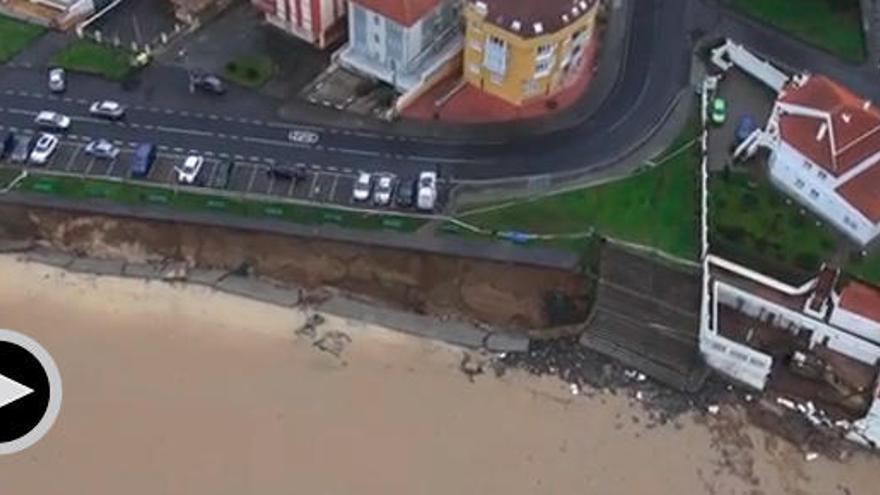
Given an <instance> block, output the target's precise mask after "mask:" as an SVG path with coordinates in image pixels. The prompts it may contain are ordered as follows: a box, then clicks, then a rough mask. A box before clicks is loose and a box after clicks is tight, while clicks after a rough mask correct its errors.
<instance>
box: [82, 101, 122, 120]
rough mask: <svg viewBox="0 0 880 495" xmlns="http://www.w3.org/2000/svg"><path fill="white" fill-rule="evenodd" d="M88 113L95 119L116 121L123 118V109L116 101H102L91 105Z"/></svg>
mask: <svg viewBox="0 0 880 495" xmlns="http://www.w3.org/2000/svg"><path fill="white" fill-rule="evenodd" d="M89 113H90V114H92V115H94V116H96V117H103V118H105V119H110V120H118V119H121V118H122V117H125V107H124V106H122V104H120V103H119V102H116V101H112V100H102V101H96V102H94V103H92V106H90V107H89Z"/></svg>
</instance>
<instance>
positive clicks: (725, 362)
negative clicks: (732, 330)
mask: <svg viewBox="0 0 880 495" xmlns="http://www.w3.org/2000/svg"><path fill="white" fill-rule="evenodd" d="M700 352H701V353H702V354H703V358H704V359H705V360H706V363H708V364H709V366H711V367H712V368H713V369H715V370H717V371H719V372H721V373H723V374H725V375H727V376H729V377H730V378H732V379H734V380H736V381H738V382H740V383H744V384H746V385H748V386H750V387H752V388H755V389H758V390H763V389H764V386H765V385H766V384H767V378H768V376H769V375H770V368H771V367H772V366H773V358H772V357H770V356H769V355H767V354H764V353H762V352H759V351H756V350H755V349H752V348H751V347H748V346H745V345H742V344H740V343H739V342H735V341H733V340H730V339H728V338H725V337H722V336H721V335H718V334H714V333H706V334H705V335H703V336H701V338H700Z"/></svg>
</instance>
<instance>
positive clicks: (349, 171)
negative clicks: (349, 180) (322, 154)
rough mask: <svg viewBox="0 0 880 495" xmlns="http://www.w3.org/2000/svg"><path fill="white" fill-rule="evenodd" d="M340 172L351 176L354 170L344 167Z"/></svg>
mask: <svg viewBox="0 0 880 495" xmlns="http://www.w3.org/2000/svg"><path fill="white" fill-rule="evenodd" d="M342 171H343V172H345V173H347V174H353V173H354V170H352V169H351V168H349V167H345V168H343V169H342Z"/></svg>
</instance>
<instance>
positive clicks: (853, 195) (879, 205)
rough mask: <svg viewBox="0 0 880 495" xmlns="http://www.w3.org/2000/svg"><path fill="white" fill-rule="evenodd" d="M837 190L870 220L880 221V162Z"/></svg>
mask: <svg viewBox="0 0 880 495" xmlns="http://www.w3.org/2000/svg"><path fill="white" fill-rule="evenodd" d="M837 192H838V194H840V195H841V196H843V198H844V199H845V200H847V201H848V202H849V203H850V204H851V205H852V206H853V208H855V209H857V210H859V212H860V213H861V214H862V215H865V217H866V218H867V219H868V220H870V221H871V222H873V223H875V224H877V223H880V164H875V165H872V166H871V167H868V168H867V169H866V170H865V171H864V172H861V173H860V174H858V175H856V176H855V177H853V178H852V179H850V180H848V181H846V182H845V183H843V184H842V185H841V186H840V187H838V188H837Z"/></svg>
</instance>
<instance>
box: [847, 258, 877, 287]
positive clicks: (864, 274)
mask: <svg viewBox="0 0 880 495" xmlns="http://www.w3.org/2000/svg"><path fill="white" fill-rule="evenodd" d="M846 269H847V271H848V272H849V273H851V274H852V275H855V276H856V277H859V278H861V279H863V280H865V281H868V282H871V283H872V284H875V285H880V252H877V251H875V252H874V253H872V254H869V255H868V256H866V257H864V258H862V257H861V256H857V257H855V258H854V259H853V260H852V261H851V262H850V264H849V265H848V266H847V267H846Z"/></svg>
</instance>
